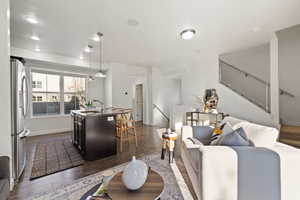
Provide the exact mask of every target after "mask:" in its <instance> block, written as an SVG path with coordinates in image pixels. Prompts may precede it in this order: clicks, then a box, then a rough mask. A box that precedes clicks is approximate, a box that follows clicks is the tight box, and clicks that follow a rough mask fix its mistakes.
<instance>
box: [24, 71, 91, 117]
mask: <svg viewBox="0 0 300 200" xmlns="http://www.w3.org/2000/svg"><path fill="white" fill-rule="evenodd" d="M32 73H43V74H51V75H58V76H59V92H38V91H37V92H36V93H48V94H51V93H53V94H57V93H58V94H59V105H60V114H50V115H49V114H46V115H34V114H33V101H32V94H33V93H34V92H33V88H32ZM29 74H30V75H29V82H30V84H29V90H28V91H29V95H30V97H31V98H29V103H30V118H31V119H36V118H53V117H68V116H70V114H65V110H64V109H65V108H64V94H65V93H64V77H65V76H71V77H76V78H84V79H85V93H84V96H85V98H87V94H88V91H87V90H88V80H87V76H86V75H83V74H74V73H68V72H59V71H52V70H47V69H39V68H31V69H30V71H29ZM66 94H69V92H67V93H66Z"/></svg>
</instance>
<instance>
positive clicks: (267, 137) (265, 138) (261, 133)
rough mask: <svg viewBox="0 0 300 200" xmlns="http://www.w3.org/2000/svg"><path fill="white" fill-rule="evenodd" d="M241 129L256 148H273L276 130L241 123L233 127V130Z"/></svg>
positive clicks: (276, 135) (276, 134)
mask: <svg viewBox="0 0 300 200" xmlns="http://www.w3.org/2000/svg"><path fill="white" fill-rule="evenodd" d="M240 127H242V128H243V129H244V131H245V133H246V135H247V137H248V138H249V139H250V140H251V141H252V142H253V144H254V146H256V147H273V146H274V145H275V143H276V141H277V138H278V130H277V129H276V128H272V127H267V126H262V125H259V124H254V123H250V122H241V123H238V124H236V125H235V126H233V129H237V128H240Z"/></svg>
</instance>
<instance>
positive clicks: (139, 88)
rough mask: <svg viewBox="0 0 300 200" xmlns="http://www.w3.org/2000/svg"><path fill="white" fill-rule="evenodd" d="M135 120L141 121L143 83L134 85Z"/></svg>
mask: <svg viewBox="0 0 300 200" xmlns="http://www.w3.org/2000/svg"><path fill="white" fill-rule="evenodd" d="M135 99H136V116H135V117H136V121H138V122H143V84H138V85H136V86H135Z"/></svg>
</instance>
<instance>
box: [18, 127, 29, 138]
mask: <svg viewBox="0 0 300 200" xmlns="http://www.w3.org/2000/svg"><path fill="white" fill-rule="evenodd" d="M29 135H30V130H29V129H26V130H25V131H24V132H23V133H21V134H20V135H19V137H20V139H23V138H26V137H27V136H29Z"/></svg>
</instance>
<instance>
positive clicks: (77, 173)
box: [10, 124, 196, 200]
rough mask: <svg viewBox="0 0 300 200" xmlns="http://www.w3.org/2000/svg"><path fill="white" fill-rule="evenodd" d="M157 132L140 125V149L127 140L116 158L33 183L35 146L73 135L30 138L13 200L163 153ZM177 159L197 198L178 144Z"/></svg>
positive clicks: (97, 161) (72, 169)
mask: <svg viewBox="0 0 300 200" xmlns="http://www.w3.org/2000/svg"><path fill="white" fill-rule="evenodd" d="M156 129H157V127H152V126H145V125H141V124H140V125H139V126H138V127H137V135H138V147H136V146H135V144H134V139H132V140H131V141H129V142H128V141H127V142H124V143H123V151H122V153H121V152H119V151H118V153H117V155H114V156H110V157H107V158H104V159H101V160H96V161H91V162H88V161H86V162H85V164H84V165H81V166H78V167H74V168H71V169H67V170H64V171H61V172H57V173H55V174H52V175H48V176H45V177H41V178H38V179H34V180H31V181H30V180H29V177H30V174H31V164H32V163H31V160H32V158H33V152H34V147H35V144H37V143H39V142H43V141H47V140H58V139H63V138H66V137H70V136H71V134H70V133H58V134H51V135H46V136H34V137H30V138H29V139H28V142H27V153H28V162H27V166H26V169H25V171H24V174H23V176H22V178H21V180H20V183H19V184H18V185H17V186H16V187H15V188H14V190H13V192H11V195H10V200H19V199H28V198H30V197H31V196H34V195H37V194H40V193H43V192H48V191H49V192H50V191H53V190H55V189H58V188H60V187H61V186H62V185H66V184H71V183H72V182H74V181H75V180H77V179H80V178H82V177H85V176H88V175H91V174H95V173H97V172H100V171H103V170H105V169H108V168H111V167H113V166H116V165H119V164H121V163H124V162H128V161H129V160H131V157H132V156H133V155H136V156H137V157H140V156H143V155H147V154H151V153H160V151H161V140H160V138H159V137H158V134H157V132H156ZM119 145H120V144H119V142H118V146H119ZM175 160H176V163H177V166H178V168H179V170H180V171H181V173H182V175H183V177H184V179H185V181H186V183H187V185H188V187H189V189H190V190H191V192H192V195H193V196H194V198H195V193H194V191H193V189H192V185H191V182H190V180H189V178H188V175H187V172H186V170H185V168H184V165H183V163H182V160H181V159H180V154H179V145H178V144H177V148H175ZM166 162H168V161H167V160H166ZM195 199H196V198H195Z"/></svg>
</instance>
